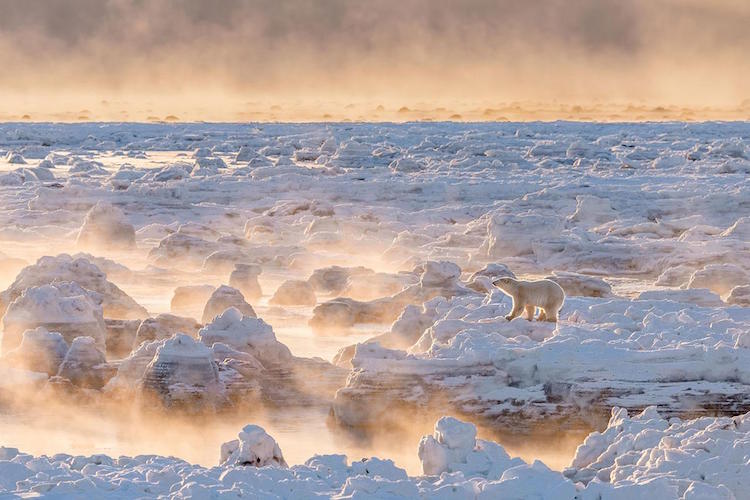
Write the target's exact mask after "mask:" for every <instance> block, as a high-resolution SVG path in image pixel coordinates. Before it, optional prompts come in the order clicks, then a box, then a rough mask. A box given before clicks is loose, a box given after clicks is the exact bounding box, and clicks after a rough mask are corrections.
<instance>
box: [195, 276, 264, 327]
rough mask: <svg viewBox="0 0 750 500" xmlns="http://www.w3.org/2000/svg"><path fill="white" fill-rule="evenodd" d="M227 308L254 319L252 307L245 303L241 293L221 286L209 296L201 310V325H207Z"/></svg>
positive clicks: (229, 287)
mask: <svg viewBox="0 0 750 500" xmlns="http://www.w3.org/2000/svg"><path fill="white" fill-rule="evenodd" d="M229 308H235V309H237V310H238V311H239V312H240V313H242V314H243V315H245V316H250V317H253V318H254V317H255V310H254V309H253V306H251V305H250V304H248V303H247V302H246V301H245V297H244V296H243V295H242V292H240V291H239V290H237V289H236V288H232V287H231V286H226V285H222V286H220V287H219V288H217V289H216V290H214V292H213V293H212V294H211V297H209V299H208V302H206V307H205V308H204V309H203V319H202V322H203V323H209V322H211V321H212V320H213V319H214V318H216V317H217V316H219V315H220V314H222V313H223V312H224V311H226V310H227V309H229Z"/></svg>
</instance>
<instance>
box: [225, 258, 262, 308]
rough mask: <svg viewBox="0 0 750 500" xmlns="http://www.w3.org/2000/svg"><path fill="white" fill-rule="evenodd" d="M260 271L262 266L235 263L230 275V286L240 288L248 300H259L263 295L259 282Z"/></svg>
mask: <svg viewBox="0 0 750 500" xmlns="http://www.w3.org/2000/svg"><path fill="white" fill-rule="evenodd" d="M260 273H261V268H260V266H257V265H253V264H235V266H234V270H233V271H232V274H230V275H229V286H231V287H234V288H236V289H237V290H239V291H240V292H241V293H242V295H243V296H244V297H245V299H247V300H250V301H253V300H258V299H260V298H261V296H262V295H263V293H262V292H261V289H260V284H259V283H258V276H260Z"/></svg>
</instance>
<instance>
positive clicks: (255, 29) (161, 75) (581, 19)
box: [0, 0, 750, 121]
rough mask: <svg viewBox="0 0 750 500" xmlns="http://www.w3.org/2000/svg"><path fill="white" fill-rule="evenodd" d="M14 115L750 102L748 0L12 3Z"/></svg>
mask: <svg viewBox="0 0 750 500" xmlns="http://www.w3.org/2000/svg"><path fill="white" fill-rule="evenodd" d="M0 13H1V15H0V64H1V65H2V66H0V68H1V71H0V100H1V101H2V102H0V119H5V120H8V119H32V120H44V119H64V120H82V119H118V120H119V119H121V120H147V119H148V120H163V119H167V118H168V119H178V120H207V121H216V120H222V121H238V120H247V119H282V120H321V119H369V120H377V119H420V118H421V119H537V118H541V119H555V118H571V117H572V118H574V119H575V118H580V119H587V118H592V117H593V118H604V119H606V118H607V117H610V118H614V119H617V117H621V118H622V117H624V118H629V119H651V118H659V117H661V116H666V117H667V118H669V117H673V118H674V117H683V118H688V119H708V118H716V117H719V118H723V117H727V118H736V117H745V115H750V85H748V84H747V82H748V76H750V75H749V74H748V73H750V64H748V63H747V54H748V53H750V29H748V28H747V27H748V26H750V2H748V1H747V0H546V1H545V0H537V1H534V0H496V1H488V0H461V1H458V0H371V1H362V0H316V1H313V0H307V1H305V0H255V1H251V0H0Z"/></svg>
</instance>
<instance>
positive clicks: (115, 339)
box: [104, 318, 141, 359]
mask: <svg viewBox="0 0 750 500" xmlns="http://www.w3.org/2000/svg"><path fill="white" fill-rule="evenodd" d="M104 323H105V325H106V326H107V338H106V339H105V344H106V346H107V357H109V358H112V359H120V358H124V357H126V356H127V355H128V354H130V351H132V350H133V342H134V341H135V336H136V333H138V327H140V326H141V320H139V319H106V318H105V319H104Z"/></svg>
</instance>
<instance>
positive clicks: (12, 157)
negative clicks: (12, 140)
mask: <svg viewBox="0 0 750 500" xmlns="http://www.w3.org/2000/svg"><path fill="white" fill-rule="evenodd" d="M5 161H7V162H8V163H11V164H13V165H26V160H25V159H24V157H23V156H22V155H21V153H16V152H14V151H9V152H8V154H7V155H5Z"/></svg>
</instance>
